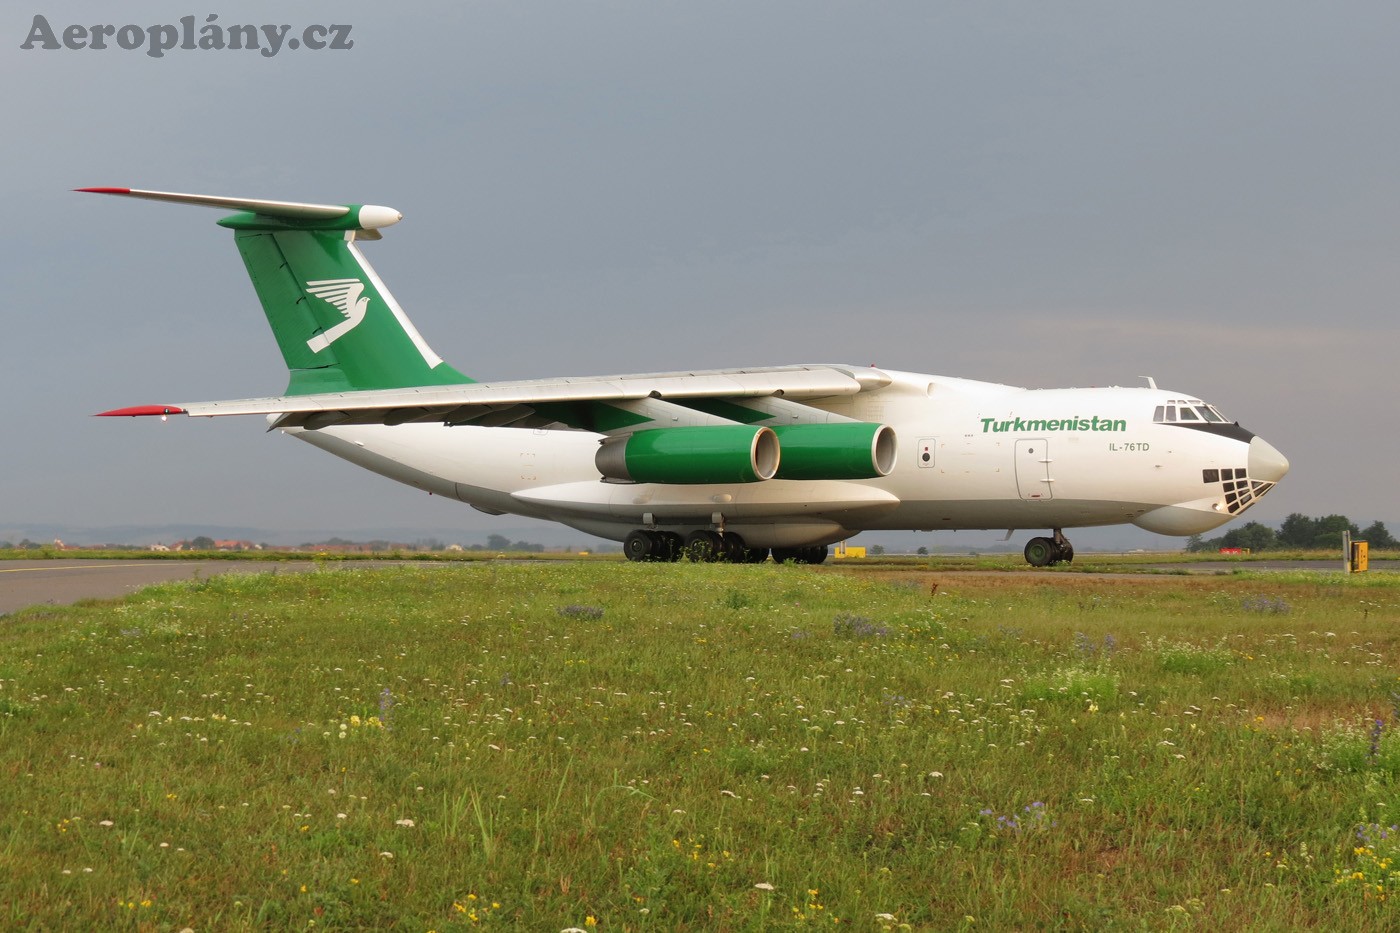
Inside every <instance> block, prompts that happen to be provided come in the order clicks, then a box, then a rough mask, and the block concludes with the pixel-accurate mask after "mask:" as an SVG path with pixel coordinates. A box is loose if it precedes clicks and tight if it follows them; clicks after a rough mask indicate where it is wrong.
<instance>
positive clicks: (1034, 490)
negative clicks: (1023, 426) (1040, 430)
mask: <svg viewBox="0 0 1400 933" xmlns="http://www.w3.org/2000/svg"><path fill="white" fill-rule="evenodd" d="M1053 485H1054V480H1052V479H1051V478H1050V444H1049V442H1048V441H1046V440H1045V439H1044V438H1040V437H1037V438H1022V439H1021V440H1019V441H1017V442H1016V487H1017V488H1018V489H1019V490H1020V491H1021V498H1022V499H1053V498H1055V493H1054V490H1053V489H1052V488H1051V487H1052V486H1053Z"/></svg>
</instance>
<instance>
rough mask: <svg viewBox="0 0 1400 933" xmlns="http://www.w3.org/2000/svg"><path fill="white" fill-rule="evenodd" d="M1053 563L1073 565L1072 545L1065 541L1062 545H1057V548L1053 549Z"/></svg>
mask: <svg viewBox="0 0 1400 933" xmlns="http://www.w3.org/2000/svg"><path fill="white" fill-rule="evenodd" d="M1055 563H1057V564H1072V563H1074V545H1073V544H1070V543H1069V542H1068V541H1066V542H1065V543H1064V544H1061V545H1059V546H1058V547H1057V548H1056V549H1055Z"/></svg>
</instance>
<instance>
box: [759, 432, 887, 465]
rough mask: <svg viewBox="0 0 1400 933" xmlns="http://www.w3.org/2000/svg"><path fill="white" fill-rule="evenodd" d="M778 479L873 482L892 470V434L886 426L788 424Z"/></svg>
mask: <svg viewBox="0 0 1400 933" xmlns="http://www.w3.org/2000/svg"><path fill="white" fill-rule="evenodd" d="M773 432H774V433H775V434H777V435H778V441H779V443H781V444H782V448H783V456H782V463H781V465H779V467H778V473H777V477H778V479H875V478H876V477H879V476H888V475H889V474H890V471H891V470H893V469H894V457H895V434H894V429H893V428H891V427H890V426H889V425H887V424H869V423H866V422H843V423H839V424H788V425H783V426H782V427H777V428H774V429H773Z"/></svg>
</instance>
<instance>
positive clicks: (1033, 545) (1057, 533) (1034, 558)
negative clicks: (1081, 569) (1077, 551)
mask: <svg viewBox="0 0 1400 933" xmlns="http://www.w3.org/2000/svg"><path fill="white" fill-rule="evenodd" d="M1025 555H1026V563H1028V564H1030V565H1031V566H1032V567H1049V566H1051V565H1052V564H1068V563H1069V562H1071V561H1073V560H1074V545H1072V544H1070V543H1069V539H1068V538H1066V537H1065V536H1064V532H1062V531H1061V530H1060V529H1058V528H1056V529H1054V536H1053V537H1050V538H1031V539H1030V540H1029V541H1027V542H1026V550H1025Z"/></svg>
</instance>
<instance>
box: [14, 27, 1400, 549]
mask: <svg viewBox="0 0 1400 933" xmlns="http://www.w3.org/2000/svg"><path fill="white" fill-rule="evenodd" d="M31 6H32V8H31ZM31 6H24V5H22V4H21V5H17V6H16V5H13V4H12V5H10V9H9V11H8V12H7V13H6V14H5V16H4V18H3V19H2V20H0V31H3V35H0V40H3V41H0V48H3V51H0V83H2V84H3V87H4V88H5V91H4V93H3V95H0V116H3V126H4V132H3V136H0V139H3V143H0V145H3V146H4V154H5V159H4V169H5V171H4V174H3V176H2V177H0V186H3V189H4V191H3V203H4V205H5V210H4V213H5V214H6V215H7V216H6V217H5V219H4V223H3V228H0V230H3V232H0V237H3V240H4V250H3V253H0V280H2V281H3V284H4V295H5V301H4V311H3V314H4V315H5V335H4V337H3V339H0V373H3V384H4V385H5V386H6V387H7V388H8V390H9V391H8V393H7V398H8V399H9V404H8V405H6V406H4V407H3V409H0V419H3V420H2V421H0V424H3V434H0V437H3V439H4V440H3V445H4V452H3V459H2V460H0V463H3V473H0V476H3V481H0V526H4V525H6V524H13V523H22V522H60V523H73V524H81V525H85V526H93V525H116V524H158V523H166V522H196V523H198V522H207V523H209V524H210V525H211V526H218V525H241V526H247V525H253V526H259V527H265V528H271V529H278V528H308V527H319V528H327V529H336V528H369V527H375V526H376V525H382V526H386V527H388V526H392V527H404V526H411V527H422V528H425V529H441V528H445V527H448V528H451V527H460V528H462V529H489V528H490V527H492V526H491V523H490V520H488V519H487V518H486V517H485V516H481V515H479V514H477V513H476V512H474V511H472V510H470V509H467V508H466V507H464V506H460V505H455V506H454V505H453V504H450V503H447V502H443V501H441V500H437V499H430V498H429V497H427V496H425V495H423V494H422V493H418V492H416V491H413V490H410V489H408V488H407V487H401V486H398V485H397V484H394V483H392V482H389V481H387V480H383V479H380V478H378V477H376V476H373V475H372V474H369V473H365V472H363V471H360V470H358V469H357V468H355V467H352V466H350V465H349V464H346V463H343V462H342V461H339V460H337V459H335V458H333V457H330V456H328V455H326V454H324V453H322V452H320V451H318V450H315V449H314V448H311V447H310V446H309V445H305V444H301V443H298V442H296V441H293V440H291V439H289V438H286V437H282V436H280V435H276V434H273V435H267V434H265V433H264V431H263V427H264V425H263V424H262V422H261V421H260V420H259V419H244V420H239V419H219V420H217V421H211V420H204V419H200V420H181V419H174V420H172V422H171V423H169V424H160V423H157V422H155V421H129V420H126V419H120V420H115V419H114V420H106V419H103V420H98V419H93V418H91V417H88V416H89V415H90V414H91V413H93V412H96V411H100V410H103V409H107V408H111V407H117V406H121V405H128V404H139V403H148V402H165V401H179V400H196V399H217V398H238V397H246V396H253V395H264V394H273V393H277V392H280V391H281V390H282V389H283V388H284V387H285V385H286V373H285V369H284V368H283V366H282V362H281V358H280V356H279V354H278V352H277V348H276V345H275V343H274V342H273V339H272V336H271V334H270V332H269V331H268V330H267V327H266V323H265V321H264V320H263V319H262V316H261V313H260V311H259V309H258V306H257V301H256V297H255V295H254V293H253V290H252V288H251V286H250V285H249V284H248V282H247V279H246V276H245V273H244V271H243V267H242V263H241V261H240V260H239V258H238V255H237V252H236V251H235V249H234V247H233V244H232V242H231V236H230V234H229V233H228V232H227V231H225V230H222V229H221V228H218V227H216V226H215V225H214V221H215V220H216V219H218V217H219V216H221V215H220V214H219V213H218V212H216V211H210V210H205V209H200V208H184V207H176V206H172V205H163V204H150V203H139V202H122V201H117V200H114V199H102V198H98V197H95V196H91V195H80V194H73V193H70V190H69V189H72V188H75V187H80V186H88V185H125V186H131V187H141V188H156V189H164V190H172V191H191V192H199V193H209V194H221V195H230V196H241V197H263V198H277V199H286V200H306V201H318V202H331V203H350V202H369V203H378V204H387V205H391V206H393V207H395V208H397V209H399V210H400V211H402V212H403V213H404V221H403V222H402V223H401V224H399V225H398V226H396V227H394V228H392V229H390V230H388V231H387V232H386V236H385V239H384V240H383V241H382V242H379V243H371V244H369V245H368V246H367V247H366V250H365V251H366V254H367V256H368V258H369V259H370V261H371V262H373V263H374V265H375V267H376V268H377V269H378V271H379V272H380V274H381V275H382V276H383V277H384V278H385V279H386V280H387V282H388V283H389V285H390V287H391V288H392V289H393V291H394V293H395V295H396V297H397V298H398V299H399V301H400V303H401V304H403V306H404V307H405V308H406V309H407V311H408V312H409V313H410V314H411V315H412V316H413V319H414V321H415V323H416V324H417V325H418V327H419V329H420V330H421V331H422V332H423V334H424V335H425V336H426V337H427V339H428V340H429V341H430V342H431V343H432V345H433V347H434V349H436V350H437V351H438V352H439V353H441V354H442V355H443V356H444V357H446V358H447V359H448V360H449V361H450V362H452V363H453V364H454V365H456V366H457V367H458V368H459V369H461V370H463V371H465V372H467V373H469V374H470V375H472V376H474V377H475V378H478V379H481V380H489V379H517V378H532V377H542V376H551V375H586V374H599V373H616V372H636V371H655V370H667V369H680V368H697V367H699V368H714V367H727V366H738V365H762V364H778V363H790V362H829V361H847V362H852V363H858V364H869V363H874V364H876V365H879V366H884V367H889V368H893V369H905V370H914V371H920V372H930V373H938V374H946V375H956V376H963V377H969V378H976V379H986V380H990V381H995V382H1007V383H1012V384H1016V385H1026V386H1032V387H1052V386H1087V385H1108V384H1123V385H1139V384H1142V383H1141V381H1140V379H1139V378H1138V377H1139V376H1140V375H1142V374H1149V375H1152V376H1154V377H1155V378H1156V380H1157V383H1158V384H1159V385H1161V386H1162V387H1164V388H1174V389H1180V390H1182V391H1183V392H1186V393H1189V394H1191V395H1196V396H1199V397H1202V398H1205V399H1206V400H1208V401H1211V402H1213V403H1214V404H1216V405H1217V406H1218V407H1220V408H1221V409H1222V410H1223V411H1224V412H1225V413H1226V414H1227V415H1228V416H1230V417H1231V418H1234V419H1238V420H1240V421H1241V422H1242V423H1243V424H1244V425H1245V426H1246V427H1248V428H1250V429H1251V430H1254V431H1255V432H1257V433H1259V434H1261V435H1262V436H1264V437H1265V438H1266V439H1268V440H1269V441H1270V442H1272V443H1273V444H1275V445H1276V446H1277V447H1278V448H1279V449H1280V450H1282V451H1283V452H1284V453H1285V454H1286V455H1287V456H1288V457H1289V459H1290V461H1291V462H1292V472H1291V473H1290V474H1289V476H1288V477H1287V479H1286V480H1285V481H1284V483H1283V484H1282V485H1280V486H1279V488H1278V489H1277V490H1275V491H1274V492H1273V493H1272V494H1271V495H1270V496H1269V497H1267V498H1266V499H1264V500H1263V502H1262V503H1261V504H1260V505H1258V506H1256V507H1255V508H1254V509H1253V510H1251V511H1250V512H1249V513H1248V517H1249V518H1251V519H1258V520H1261V521H1265V522H1268V523H1271V524H1272V523H1276V522H1277V521H1278V520H1279V519H1281V518H1282V517H1283V516H1285V515H1286V514H1288V513H1290V512H1295V511H1297V512H1303V513H1306V514H1310V515H1320V514H1326V513H1331V512H1341V513H1344V514H1347V515H1349V516H1350V517H1352V518H1353V519H1354V520H1358V521H1360V522H1361V523H1362V524H1366V523H1368V522H1369V521H1371V520H1374V519H1376V518H1380V519H1383V520H1386V521H1388V522H1391V523H1392V524H1400V492H1398V491H1397V483H1396V475H1397V465H1398V464H1400V430H1397V428H1398V427H1400V425H1398V424H1397V422H1400V418H1397V413H1398V412H1400V404H1397V392H1396V386H1397V376H1396V372H1397V363H1400V360H1398V359H1397V356H1400V339H1397V338H1400V316H1397V314H1396V313H1395V306H1396V303H1397V299H1400V263H1397V258H1400V107H1397V106H1396V93H1397V89H1400V55H1397V54H1396V49H1397V42H1400V5H1396V4H1393V3H1382V2H1376V3H1336V4H1306V3H1279V2H1276V0H1271V2H1254V3H1250V2H1234V3H1229V4H1221V3H1217V2H1209V3H1205V2H1202V3H1188V2H1175V3H1170V4H1168V3H1157V4H1139V3H1134V4H1125V3H1118V2H1101V3H1065V2H1044V0H1035V2H1021V3H963V2H928V0H920V2H909V3H865V4H856V3H835V2H813V0H802V2H763V0H746V2H742V3H728V2H703V3H701V2H691V3H681V2H666V3H662V2H640V0H639V2H587V0H569V2H530V3H507V2H459V0H454V2H434V3H416V4H408V5H402V7H399V8H395V7H392V6H391V5H390V4H384V3H373V4H371V3H360V2H347V0H341V2H335V3H323V2H300V3H296V4H287V3H251V2H226V3H221V4H206V5H204V6H199V5H196V6H193V7H192V6H190V5H189V4H188V3H186V2H181V3H164V2H157V3H152V2H140V3H122V4H113V3H97V2H69V3H62V2H59V3H49V4H43V5H31ZM41 7H42V9H41ZM402 8H407V9H409V10H412V11H413V12H400V9H402ZM36 12H42V13H43V14H44V15H45V16H46V17H47V20H48V22H49V23H50V24H51V26H52V27H53V29H54V30H55V32H58V33H60V35H61V31H62V29H63V28H64V27H66V26H68V25H70V24H82V25H84V26H90V25H93V24H98V23H108V24H112V25H116V26H121V25H125V24H127V23H134V24H139V25H141V26H143V27H144V26H148V25H151V24H154V23H172V24H176V23H178V22H179V18H180V17H181V16H185V15H190V14H197V20H198V22H199V23H200V24H201V25H202V24H203V23H204V22H205V19H206V17H207V15H208V14H211V13H216V14H218V23H219V24H221V25H233V24H235V23H254V24H262V23H273V24H280V23H290V24H291V25H293V27H294V30H293V34H295V33H296V32H298V31H300V30H301V28H302V27H303V26H305V25H310V24H318V23H323V24H329V23H344V24H349V25H351V26H352V27H353V28H352V31H351V33H350V37H351V38H352V39H353V41H354V48H353V49H350V50H343V51H333V50H329V49H328V50H324V51H320V52H311V51H307V50H305V49H302V50H298V51H291V50H289V49H286V48H283V49H282V50H281V51H280V52H279V54H277V55H276V56H273V57H266V56H263V55H261V54H259V53H257V52H247V51H231V50H225V51H199V50H194V51H181V50H175V51H171V52H168V53H166V54H165V55H164V57H161V58H153V57H151V56H149V55H147V54H145V52H144V51H123V50H121V49H114V48H109V49H106V50H102V51H96V50H91V49H88V50H81V51H76V50H68V49H61V50H43V49H40V48H35V49H30V50H24V49H22V48H20V46H21V44H22V43H23V42H24V41H25V39H26V37H27V36H28V35H29V34H30V31H31V28H32V19H33V16H34V14H35V13H36ZM511 521H512V524H519V523H518V522H515V521H514V520H511Z"/></svg>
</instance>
